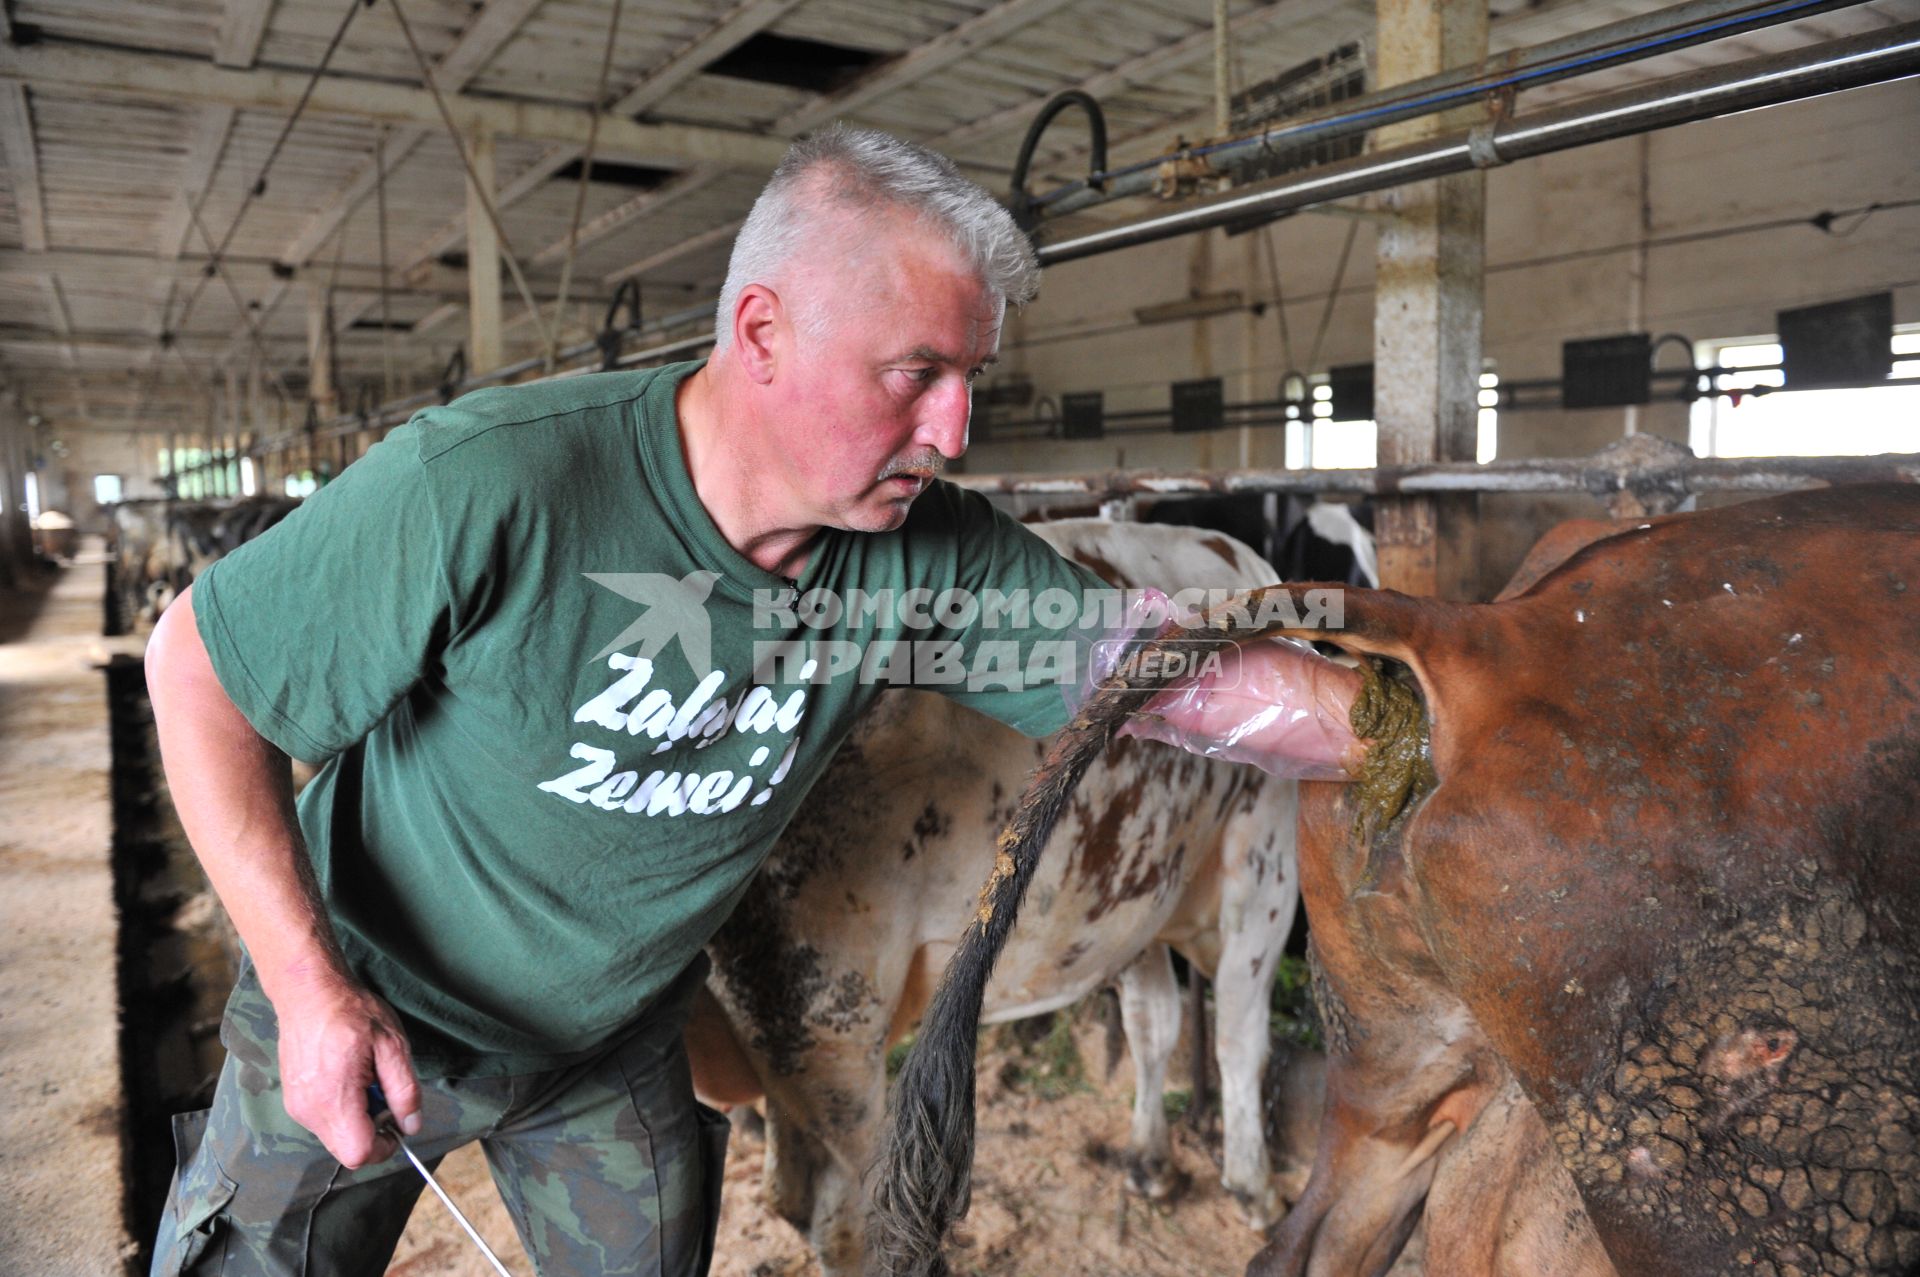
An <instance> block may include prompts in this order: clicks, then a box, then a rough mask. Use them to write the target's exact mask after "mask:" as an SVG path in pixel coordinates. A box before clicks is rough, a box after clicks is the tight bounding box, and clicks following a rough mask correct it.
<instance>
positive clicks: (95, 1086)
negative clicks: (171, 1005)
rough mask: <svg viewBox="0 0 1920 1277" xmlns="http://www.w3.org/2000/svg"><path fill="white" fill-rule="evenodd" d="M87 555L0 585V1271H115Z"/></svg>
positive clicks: (102, 742) (111, 1005)
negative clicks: (54, 573) (31, 580)
mask: <svg viewBox="0 0 1920 1277" xmlns="http://www.w3.org/2000/svg"><path fill="white" fill-rule="evenodd" d="M103 588H104V575H103V570H102V567H101V564H100V562H99V561H98V560H97V559H89V560H87V561H83V562H82V563H80V564H78V565H76V566H74V567H72V568H70V569H68V570H67V571H66V572H65V573H64V574H63V575H61V576H59V577H57V578H48V579H46V580H44V581H42V582H39V583H37V584H36V585H35V586H34V587H33V588H29V589H26V590H19V591H7V592H0V1273H5V1274H21V1275H22V1277H27V1275H29V1274H30V1275H31V1277H60V1275H61V1274H68V1273H72V1274H80V1275H84V1277H107V1275H110V1274H115V1273H119V1272H120V1271H122V1264H123V1262H124V1257H125V1255H126V1253H127V1249H128V1248H127V1240H128V1239H127V1237H126V1236H125V1234H124V1232H123V1229H122V1223H121V1220H122V1189H121V1134H120V1133H121V1126H122V1114H121V1102H120V1059H119V1046H118V1040H119V1039H118V1027H117V1020H116V1014H115V1011H116V997H115V986H114V963H115V942H116V931H117V929H116V925H115V914H114V903H113V878H112V871H111V866H110V864H109V859H108V851H109V846H110V842H111V832H112V831H111V821H110V819H109V815H108V803H107V793H108V763H109V752H108V737H107V706H106V695H105V690H104V680H103V679H102V677H101V675H100V673H99V671H98V670H96V669H94V668H93V667H92V666H91V665H90V664H89V662H90V660H92V659H94V658H96V657H97V656H98V655H99V654H100V653H99V648H100V628H101V595H102V591H103Z"/></svg>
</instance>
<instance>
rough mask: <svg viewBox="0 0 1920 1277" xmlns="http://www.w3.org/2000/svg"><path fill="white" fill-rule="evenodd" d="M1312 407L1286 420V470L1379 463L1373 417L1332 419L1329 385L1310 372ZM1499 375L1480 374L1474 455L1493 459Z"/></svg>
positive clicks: (1357, 467) (1478, 458) (1377, 429)
mask: <svg viewBox="0 0 1920 1277" xmlns="http://www.w3.org/2000/svg"><path fill="white" fill-rule="evenodd" d="M1311 381H1312V387H1313V391H1312V393H1313V398H1312V400H1311V403H1312V407H1311V409H1310V410H1309V413H1308V415H1307V417H1306V418H1305V419H1304V420H1292V421H1288V422H1287V468H1288V469H1290V470H1303V469H1306V470H1365V469H1369V468H1371V467H1373V466H1375V465H1378V464H1379V458H1380V426H1379V424H1378V423H1377V422H1373V421H1334V420H1333V419H1332V417H1333V387H1332V386H1331V385H1329V384H1328V383H1327V380H1326V378H1325V377H1316V378H1312V379H1311ZM1499 405H1500V375H1499V374H1498V373H1494V372H1483V373H1481V374H1480V414H1479V421H1478V433H1477V437H1476V439H1475V447H1474V460H1476V461H1478V462H1480V463H1481V464H1483V465H1484V464H1485V463H1486V462H1489V461H1491V460H1493V458H1494V454H1495V452H1496V451H1497V450H1498V447H1499V438H1500V408H1499Z"/></svg>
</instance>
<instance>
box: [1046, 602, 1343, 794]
mask: <svg viewBox="0 0 1920 1277" xmlns="http://www.w3.org/2000/svg"><path fill="white" fill-rule="evenodd" d="M1182 619H1184V620H1191V619H1193V618H1176V617H1175V616H1174V606H1173V603H1172V600H1170V599H1168V598H1167V596H1166V595H1165V594H1162V593H1161V592H1160V591H1158V590H1153V589H1147V590H1139V591H1133V592H1131V593H1130V594H1129V596H1128V598H1127V601H1126V606H1125V608H1124V610H1123V613H1122V619H1121V622H1120V624H1119V625H1117V626H1115V627H1114V628H1112V629H1111V630H1109V631H1108V632H1107V633H1106V635H1105V636H1104V637H1102V638H1101V639H1099V640H1098V641H1096V642H1095V644H1094V647H1093V654H1092V658H1091V659H1090V660H1089V662H1088V671H1087V674H1088V677H1087V678H1086V679H1084V680H1083V681H1082V682H1081V684H1080V686H1079V688H1078V689H1077V694H1076V693H1075V692H1069V700H1070V704H1069V709H1075V708H1078V706H1079V705H1080V704H1081V703H1083V702H1084V701H1085V700H1086V698H1087V697H1088V696H1090V695H1091V694H1092V692H1093V689H1094V688H1095V687H1096V686H1098V685H1099V684H1100V683H1101V682H1103V681H1105V680H1106V679H1107V678H1108V677H1109V676H1111V675H1112V673H1113V671H1114V667H1115V666H1116V664H1117V663H1118V662H1119V660H1120V658H1121V656H1122V654H1123V653H1124V652H1125V651H1126V650H1127V645H1128V643H1129V642H1130V641H1131V640H1133V639H1135V638H1138V637H1145V636H1150V635H1155V634H1159V633H1161V632H1163V631H1164V630H1165V629H1166V628H1168V627H1169V626H1170V625H1171V624H1173V623H1174V622H1175V621H1176V620H1182ZM1159 660H1160V665H1161V669H1162V670H1164V671H1166V672H1170V673H1174V672H1179V671H1180V670H1182V669H1183V668H1184V669H1186V670H1188V671H1190V672H1189V673H1187V674H1186V675H1185V676H1184V677H1182V678H1180V679H1179V680H1178V681H1176V682H1174V683H1172V684H1170V685H1169V686H1168V687H1167V688H1166V689H1165V690H1163V691H1160V692H1157V693H1150V694H1142V704H1141V706H1140V707H1139V708H1138V709H1137V710H1135V711H1134V713H1133V715H1132V716H1131V717H1130V718H1129V720H1128V722H1127V724H1126V726H1124V727H1122V728H1121V729H1120V734H1121V735H1123V736H1142V737H1145V738H1147V739H1149V740H1157V741H1162V742H1164V743H1166V744H1169V745H1177V746H1179V747H1180V748H1181V749H1184V750H1186V751H1187V752H1188V753H1190V754H1198V755H1200V756H1201V757H1203V758H1223V759H1226V760H1227V761H1229V762H1236V763H1251V764H1253V765H1254V766H1256V767H1258V768H1260V769H1261V770H1263V771H1266V772H1268V773H1270V774H1272V775H1274V776H1278V777H1280V778H1282V779H1297V780H1351V779H1353V776H1354V775H1355V774H1357V773H1358V771H1359V768H1360V763H1361V760H1362V759H1363V758H1364V756H1365V753H1366V749H1365V746H1364V745H1362V744H1361V742H1360V740H1359V739H1358V738H1357V737H1355V736H1354V734H1353V729H1352V728H1351V727H1350V726H1349V725H1348V715H1349V714H1350V712H1351V711H1352V709H1353V703H1354V700H1355V699H1356V698H1357V697H1358V696H1359V695H1360V688H1361V686H1362V680H1361V677H1360V674H1359V673H1358V672H1357V671H1355V670H1352V669H1349V668H1347V667H1346V666H1344V665H1339V664H1336V663H1335V662H1333V661H1330V660H1328V659H1327V658H1326V657H1324V656H1321V655H1320V654H1319V653H1317V652H1315V651H1314V650H1313V648H1312V647H1310V646H1308V645H1307V644H1305V643H1299V642H1295V641H1294V640H1292V639H1283V638H1269V639H1257V640H1254V641H1253V642H1251V643H1248V644H1246V645H1244V646H1242V647H1240V648H1236V649H1226V650H1222V649H1219V648H1217V647H1215V646H1213V645H1211V644H1201V643H1196V644H1194V645H1193V646H1192V647H1191V648H1182V646H1181V645H1180V644H1179V643H1178V642H1176V643H1175V644H1173V645H1172V646H1171V648H1169V649H1167V650H1164V651H1163V652H1162V653H1161V654H1160V656H1159Z"/></svg>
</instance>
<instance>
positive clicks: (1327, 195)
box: [1039, 22, 1920, 266]
mask: <svg viewBox="0 0 1920 1277" xmlns="http://www.w3.org/2000/svg"><path fill="white" fill-rule="evenodd" d="M1915 74H1920V22H1911V23H1906V24H1904V25H1902V26H1897V27H1890V28H1887V29H1885V30H1882V31H1876V32H1872V33H1870V34H1867V35H1859V36H1848V37H1846V38H1844V39H1840V40H1831V41H1828V42H1826V43H1824V44H1820V45H1816V46H1814V47H1812V48H1807V49H1795V50H1793V51H1792V52H1790V53H1780V54H1774V55H1771V56H1769V57H1761V58H1751V59H1748V60H1747V61H1744V62H1736V63H1733V64H1732V65H1730V66H1724V67H1711V68H1708V69H1706V70H1703V71H1695V72H1691V73H1689V74H1686V75H1680V76H1675V77H1673V78H1671V79H1668V80H1663V81H1661V82H1660V83H1658V84H1654V85H1643V86H1638V87H1635V88H1632V89H1626V90H1622V91H1620V92H1618V93H1609V94H1605V95H1602V96H1599V97H1594V98H1590V99H1588V100H1586V101H1584V102H1578V103H1574V104H1571V105H1569V106H1564V107H1557V108H1554V109H1552V110H1547V111H1539V112H1536V113H1534V114H1531V115H1524V116H1518V117H1516V118H1514V119H1510V120H1506V121H1504V122H1501V123H1499V124H1483V125H1479V126H1477V127H1475V128H1473V129H1470V130H1468V131H1467V132H1464V133H1455V134H1450V135H1448V136H1446V137H1442V138H1437V139H1434V140H1432V141H1427V142H1415V143H1411V144H1409V145H1406V146H1397V147H1392V148H1389V149H1387V150H1384V151H1376V152H1374V153H1372V154H1370V155H1361V156H1356V157H1355V158H1353V159H1350V160H1341V161H1338V162H1336V163H1333V164H1326V165H1322V166H1320V167H1318V168H1313V169H1308V170H1306V171H1305V172H1302V173H1295V174H1290V175H1288V176H1286V177H1284V178H1281V179H1279V180H1278V181H1275V182H1271V183H1265V184H1262V185H1260V186H1257V187H1249V188H1247V189H1246V190H1243V191H1237V192H1235V193H1233V194H1231V195H1227V196H1223V197H1221V198H1218V199H1214V200H1209V201H1206V202H1204V203H1199V204H1191V205H1188V206H1187V207H1185V208H1181V209H1177V210H1175V211H1173V212H1169V213H1162V214H1159V215H1157V216H1153V217H1147V218H1143V219H1141V220H1140V221H1137V222H1130V223H1127V224H1125V225H1122V226H1113V227H1107V228H1104V229H1101V230H1097V231H1090V232H1087V233H1085V234H1081V235H1075V236H1072V237H1070V238H1066V239H1061V240H1056V241H1053V242H1051V243H1042V244H1041V245H1040V247H1039V255H1040V262H1041V264H1042V265H1043V266H1053V265H1058V264H1059V263H1061V262H1070V261H1075V260H1078V259H1079V258H1082V257H1092V256H1094V255H1096V254H1099V253H1108V252H1112V251H1113V250H1115V249H1119V248H1130V247H1132V246H1134V245H1136V244H1148V243H1152V242H1153V241H1155V240H1161V239H1168V238H1171V237H1173V236H1176V235H1187V234H1191V233H1193V232H1194V231H1202V230H1209V229H1211V228H1213V227H1216V226H1224V225H1227V224H1228V223H1231V222H1238V221H1244V220H1247V219H1250V218H1254V217H1261V216H1272V215H1273V214H1275V213H1279V212H1284V211H1286V210H1289V209H1296V208H1306V207H1308V206H1309V205H1313V204H1323V203H1326V202H1327V201H1329V200H1335V199H1343V198H1346V197H1348V196H1352V195H1360V194H1365V193H1367V192H1369V191H1377V190H1383V189H1385V188H1387V187H1390V186H1399V185H1402V184H1403V183H1407V182H1418V181H1424V180H1425V179H1427V178H1433V177H1444V176H1446V175H1447V174H1450V173H1464V172H1467V171H1469V170H1471V169H1474V168H1491V167H1493V166H1495V165H1498V164H1505V163H1509V162H1511V161H1513V160H1518V159H1527V158H1530V157H1532V156H1536V155H1546V154H1549V153H1550V152H1553V151H1564V150H1570V149H1572V148H1574V147H1577V146H1585V145H1587V144H1588V143H1591V142H1603V141H1608V140H1610V139H1613V138H1619V137H1629V136H1632V135H1633V134H1636V133H1646V132H1650V131H1652V130H1654V129H1663V128H1669V127H1671V126H1673V125H1676V124H1686V123H1690V122H1692V121H1694V120H1705V119H1711V118H1712V117H1714V116H1716V115H1727V114H1731V113H1732V112H1735V111H1745V110H1750V109H1752V108H1754V107H1760V106H1773V105H1776V104H1778V103H1781V102H1791V101H1794V100H1796V99H1798V98H1808V97H1815V96H1818V95H1820V94H1823V93H1832V92H1836V91H1838V90H1841V89H1853V88H1861V87H1863V86H1865V85H1869V84H1880V83H1883V82H1885V81H1887V80H1897V79H1902V78H1904V77H1906V76H1911V75H1915Z"/></svg>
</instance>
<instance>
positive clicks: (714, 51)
mask: <svg viewBox="0 0 1920 1277" xmlns="http://www.w3.org/2000/svg"><path fill="white" fill-rule="evenodd" d="M802 2H803V0H740V3H738V4H736V5H734V7H733V8H731V9H729V10H728V11H727V12H725V13H723V14H721V15H720V17H719V18H718V19H716V20H715V21H714V22H713V24H712V25H710V26H709V27H707V29H706V30H704V31H702V32H701V33H700V34H699V35H696V36H695V37H693V39H691V40H689V41H687V43H685V44H683V45H681V46H680V48H679V49H677V50H675V51H674V53H673V54H672V55H671V56H669V57H668V58H667V60H666V61H665V62H662V63H661V64H660V65H659V66H657V67H655V68H653V69H652V70H650V71H648V72H647V73H646V75H645V76H643V77H642V78H641V80H640V82H639V83H637V84H635V85H634V86H633V87H632V88H629V89H627V90H626V91H625V92H624V93H622V94H621V95H620V96H619V97H618V98H616V99H615V100H614V102H613V104H612V105H610V106H609V107H607V109H606V114H605V115H604V116H603V117H602V121H603V125H604V123H605V121H607V120H609V119H616V118H623V119H630V118H632V117H633V116H636V115H639V114H641V113H642V112H644V111H646V110H647V109H648V108H650V107H652V106H654V105H656V104H657V103H659V102H661V101H664V100H665V99H666V98H667V97H668V96H670V95H671V94H672V93H673V92H674V91H675V90H676V89H678V88H679V87H680V86H681V85H683V84H685V83H686V82H687V81H688V80H690V79H692V78H693V77H694V76H696V75H698V74H699V73H700V72H701V71H703V70H704V69H705V68H706V67H707V66H708V65H709V64H711V63H712V62H713V61H714V59H716V58H719V57H722V56H724V55H725V54H727V53H729V52H731V51H732V50H733V49H735V48H738V47H739V46H740V45H742V44H744V43H745V42H746V41H748V40H750V39H752V38H753V37H754V36H755V35H757V34H759V33H760V32H761V31H764V30H766V28H768V27H770V26H772V25H773V24H774V23H775V22H778V21H779V20H780V19H781V18H783V17H785V16H786V15H787V14H789V13H791V12H792V11H793V10H794V9H796V8H798V7H799V6H800V4H801V3H802ZM603 136H604V135H603ZM773 145H774V146H775V147H777V148H778V149H779V150H780V152H781V153H782V154H784V153H785V147H784V145H782V144H780V143H778V142H775V143H773ZM595 151H596V153H598V152H599V151H600V147H599V146H598V145H597V144H596V146H595ZM585 153H586V148H585V146H584V145H575V144H572V143H565V144H562V145H559V146H554V147H550V148H548V150H547V151H546V152H545V153H544V154H542V155H541V156H540V157H539V158H538V159H536V160H535V161H534V162H533V163H532V164H530V165H528V166H527V167H526V168H524V169H522V170H521V171H520V172H519V173H517V174H515V175H514V176H513V177H511V178H509V179H507V180H506V181H504V182H502V183H501V185H500V189H499V191H498V192H497V193H496V194H495V196H494V207H495V208H496V209H498V210H503V211H504V210H505V209H506V208H508V207H509V206H511V205H513V204H515V203H517V202H519V201H520V200H522V199H524V198H526V197H527V196H528V195H531V194H532V193H533V192H535V191H537V190H539V189H540V188H541V187H542V186H544V185H546V183H547V182H548V181H549V180H550V179H551V178H552V177H553V175H554V174H555V173H557V172H559V171H560V170H561V169H563V168H565V167H566V166H567V165H569V164H571V163H573V162H574V161H575V160H577V159H579V158H580V157H581V156H583V155H584V154H585ZM778 159H779V156H778V155H776V156H774V158H773V159H772V160H771V161H769V162H768V163H767V164H765V165H764V166H762V167H764V168H766V169H769V170H770V169H772V168H773V165H774V164H775V163H777V162H778ZM724 168H725V166H723V165H718V164H714V165H706V166H699V167H695V168H693V169H690V170H688V171H687V172H686V173H684V174H683V175H682V178H681V180H680V181H679V182H675V183H669V184H667V185H668V186H669V187H671V190H666V189H665V188H663V189H662V190H656V191H650V192H646V193H645V194H643V195H640V196H636V197H635V198H634V199H632V200H629V201H628V202H627V203H626V204H624V205H622V206H621V207H620V208H617V209H614V210H611V211H610V212H608V213H606V214H603V215H602V218H604V219H606V225H605V226H604V228H602V227H600V225H599V223H600V222H601V220H602V219H600V218H597V219H595V221H594V222H593V223H589V224H588V226H586V227H582V228H581V237H580V242H581V243H582V244H586V243H590V242H594V241H596V240H598V239H600V238H602V237H603V235H604V234H611V233H612V232H613V231H614V230H617V229H618V228H619V227H621V226H624V225H626V224H627V223H628V222H630V221H633V220H636V219H637V218H638V217H640V216H642V215H644V214H645V213H647V212H650V211H652V210H653V209H656V208H660V207H664V206H665V205H666V204H667V203H670V202H672V201H673V200H676V199H679V198H681V197H682V196H685V195H691V194H693V193H694V192H695V191H696V190H698V189H700V188H701V187H703V186H705V185H706V183H707V182H708V181H709V180H711V178H712V177H713V176H716V175H717V174H718V173H719V172H721V171H724ZM663 195H664V198H663ZM589 227H593V228H594V229H593V231H592V233H591V234H590V233H589V229H588V228H589ZM466 230H467V226H466V213H465V210H464V209H462V210H460V211H458V212H456V213H454V214H453V215H452V216H451V217H449V219H448V220H447V222H446V223H445V224H443V225H442V226H441V228H440V229H439V230H438V231H435V232H434V233H433V235H432V236H430V237H429V238H427V239H426V240H424V241H422V242H421V243H420V244H419V245H418V246H416V247H415V248H414V249H413V250H412V252H410V253H409V254H408V255H407V256H406V257H405V258H404V259H403V260H405V261H406V262H407V263H408V264H410V265H411V264H413V263H417V262H423V261H431V260H432V259H433V258H435V257H438V256H439V255H440V254H442V253H444V252H447V251H448V250H449V249H452V248H454V247H456V246H458V245H460V244H462V243H464V242H465V240H466ZM566 251H567V250H566V241H565V240H564V239H561V240H558V241H556V242H555V243H553V244H549V245H547V246H546V247H544V248H542V249H540V250H539V251H538V252H537V253H536V254H535V260H538V261H558V260H561V259H562V258H564V257H565V255H566Z"/></svg>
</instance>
